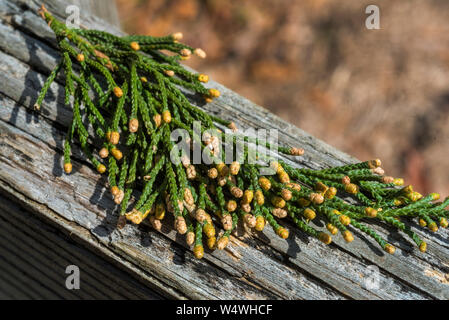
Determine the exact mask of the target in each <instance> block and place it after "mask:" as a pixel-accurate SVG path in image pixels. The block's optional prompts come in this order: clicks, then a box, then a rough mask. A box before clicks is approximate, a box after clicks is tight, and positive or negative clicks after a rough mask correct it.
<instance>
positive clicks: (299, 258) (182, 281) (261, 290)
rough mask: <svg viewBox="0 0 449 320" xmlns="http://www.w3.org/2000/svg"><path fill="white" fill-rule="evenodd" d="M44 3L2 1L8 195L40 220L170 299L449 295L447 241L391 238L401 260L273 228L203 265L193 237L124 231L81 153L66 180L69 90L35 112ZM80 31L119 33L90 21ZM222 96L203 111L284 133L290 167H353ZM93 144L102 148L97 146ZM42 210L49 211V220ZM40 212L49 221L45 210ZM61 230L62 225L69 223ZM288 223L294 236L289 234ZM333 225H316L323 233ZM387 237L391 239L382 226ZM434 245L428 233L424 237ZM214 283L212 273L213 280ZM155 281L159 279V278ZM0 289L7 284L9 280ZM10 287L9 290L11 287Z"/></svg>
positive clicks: (43, 68)
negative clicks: (424, 243)
mask: <svg viewBox="0 0 449 320" xmlns="http://www.w3.org/2000/svg"><path fill="white" fill-rule="evenodd" d="M47 2H48V8H49V10H52V12H54V13H55V14H57V15H58V16H60V17H61V18H62V17H64V12H65V11H64V8H65V7H64V5H66V4H64V2H63V1H47ZM37 7H38V3H37V1H25V0H19V1H10V0H0V9H1V10H0V71H1V73H0V83H2V86H1V87H0V133H1V136H0V189H1V190H2V192H3V193H5V194H7V195H9V196H10V197H12V198H14V199H16V200H17V201H20V202H21V203H29V206H30V207H31V208H33V210H32V211H33V212H34V214H36V215H42V216H45V217H47V219H48V221H54V222H53V223H57V222H55V221H56V220H57V221H58V223H59V224H58V227H59V228H61V229H64V230H70V229H71V228H73V225H72V224H74V225H76V226H77V229H76V232H75V233H76V234H79V241H80V242H82V243H84V244H87V243H88V244H89V246H92V247H93V248H96V250H100V249H99V248H101V251H102V252H103V254H105V253H107V254H106V255H109V256H110V257H113V258H112V260H117V264H118V265H120V266H121V267H122V268H123V269H125V270H128V271H129V272H130V273H131V274H133V275H137V276H138V277H142V278H144V279H146V280H145V281H143V282H144V283H146V284H147V285H150V283H152V282H153V283H156V285H153V287H155V288H157V289H159V291H158V292H159V293H160V294H161V295H164V296H169V297H170V296H171V297H178V298H182V297H186V298H206V299H210V298H283V299H287V298H292V299H336V298H358V299H428V298H440V299H447V298H449V285H448V283H447V281H446V282H445V281H444V279H445V278H444V277H445V273H447V267H448V265H449V250H448V243H447V236H448V233H447V231H446V232H441V233H440V234H442V236H440V237H438V236H437V237H434V236H432V238H431V239H430V240H429V241H428V243H429V250H428V251H429V252H428V253H427V254H422V253H420V252H419V251H417V250H416V249H413V248H412V246H410V244H409V242H407V241H405V240H404V239H403V238H402V236H399V237H398V236H396V235H393V236H391V237H390V238H391V242H392V243H394V244H395V245H396V246H397V247H398V250H397V252H396V254H395V255H394V256H390V255H386V254H384V253H383V252H381V251H380V250H377V246H376V244H374V243H373V241H371V240H370V239H364V238H362V239H356V240H355V241H354V242H352V243H351V244H346V243H345V242H344V241H342V240H341V239H339V238H336V239H335V244H333V245H332V246H331V247H325V246H324V245H322V244H321V243H319V242H318V241H315V239H308V238H306V237H305V236H304V235H303V234H302V233H301V232H298V231H293V230H295V229H294V228H290V230H292V231H291V237H290V238H289V239H288V240H287V241H285V240H282V239H279V238H278V237H277V236H275V235H274V234H273V232H272V230H269V228H267V229H266V230H265V231H264V232H263V233H262V234H254V237H253V238H249V237H247V236H241V235H237V236H236V237H232V241H231V245H230V247H229V248H228V249H227V250H226V251H224V252H214V253H212V254H207V255H206V256H205V258H204V259H203V260H201V261H197V260H195V259H193V256H192V254H191V253H190V251H189V250H188V249H186V248H185V245H184V242H183V239H179V238H177V237H176V234H175V233H174V232H173V231H172V230H169V228H164V229H163V230H162V233H161V234H158V233H154V232H150V233H148V229H149V228H148V226H147V225H143V226H141V227H140V228H136V227H134V226H127V227H126V228H125V229H124V230H121V231H119V230H114V229H113V227H114V224H115V215H114V206H113V203H112V201H111V199H110V198H109V196H108V195H107V193H105V187H106V186H105V180H104V179H103V180H102V179H99V176H98V175H97V174H96V173H94V172H92V170H91V169H89V165H88V164H87V163H86V162H85V161H84V160H83V159H84V157H83V156H82V155H80V153H79V152H78V151H77V149H76V148H75V161H74V168H75V170H74V171H75V173H74V174H72V175H71V176H69V177H67V176H65V175H62V169H61V163H60V162H61V157H62V155H61V146H62V137H63V135H64V132H65V128H66V127H67V125H68V124H69V121H70V119H71V110H70V108H69V107H67V106H64V104H63V98H62V97H63V94H62V92H63V91H62V88H61V87H60V85H59V84H58V83H55V84H54V85H53V86H52V88H51V92H52V93H53V95H50V96H49V98H48V99H46V101H45V103H44V104H43V106H42V110H41V112H40V114H35V113H33V112H32V111H31V108H32V105H33V103H34V101H35V98H36V96H37V94H38V91H39V89H40V87H41V86H42V83H43V80H44V79H45V76H46V75H47V74H48V73H49V72H50V70H51V69H52V68H53V67H54V66H55V64H56V61H57V60H58V54H57V52H55V50H54V49H53V46H54V41H53V36H52V34H51V31H50V30H49V28H48V27H47V26H46V24H45V23H44V22H43V21H42V20H41V19H39V18H37V16H36V14H35V9H36V8H37ZM81 18H82V23H83V24H85V25H86V26H89V27H93V28H102V29H107V30H108V31H110V32H113V33H119V32H120V31H119V30H117V29H114V28H113V27H112V26H108V24H106V23H104V22H102V21H101V20H98V19H97V18H95V17H92V16H83V15H82V17H81ZM209 85H210V86H213V87H216V88H219V89H220V91H221V92H222V96H221V97H220V99H217V100H215V101H214V102H213V103H211V104H207V105H201V107H202V108H203V109H205V110H207V111H209V112H211V113H214V114H217V115H219V116H220V117H223V118H228V119H232V120H233V121H235V122H236V123H237V124H238V125H239V127H241V128H243V129H245V128H249V127H252V128H273V129H280V130H281V131H280V134H279V138H280V141H281V142H282V143H286V144H289V145H297V144H300V145H301V146H303V147H304V148H305V149H306V155H305V156H304V157H300V158H291V157H290V158H284V160H285V161H289V162H290V163H292V164H293V165H295V166H306V167H310V168H322V167H327V166H334V165H341V164H344V163H349V162H353V161H355V159H354V158H352V157H350V156H348V155H346V154H344V153H342V152H340V151H338V150H336V149H334V148H332V147H330V146H328V145H327V144H325V143H323V142H322V141H319V140H317V139H316V138H314V137H312V136H310V135H309V134H307V133H305V132H303V131H302V130H300V129H298V128H296V127H294V126H292V125H290V124H288V123H286V122H285V121H283V120H281V119H279V118H278V117H276V116H274V115H272V114H270V113H269V112H268V111H266V110H265V109H263V108H261V107H259V106H256V105H254V104H253V103H252V102H250V101H248V100H246V99H244V98H242V97H240V96H238V95H237V94H235V93H233V92H232V91H230V90H228V89H226V88H224V87H223V86H221V85H219V84H217V83H215V82H211V83H210V84H209ZM92 143H95V142H92ZM42 206H43V207H45V208H46V210H48V211H45V210H43V209H42ZM41 211H42V212H41ZM61 221H63V222H61ZM290 226H291V225H290V224H287V227H290ZM322 227H323V226H317V228H322ZM375 228H376V230H378V231H379V232H380V233H381V234H382V235H384V236H388V232H389V230H385V229H383V228H380V227H377V226H375ZM417 232H418V233H420V234H421V235H423V236H424V237H425V238H427V236H426V233H425V231H417ZM369 266H375V267H377V268H379V274H378V277H379V287H372V288H367V287H366V286H364V283H365V282H364V277H366V276H367V275H368V274H367V273H366V270H367V267H369ZM206 275H207V276H206ZM149 279H152V280H151V281H150V280H149ZM0 281H1V277H0ZM6 285H8V284H6Z"/></svg>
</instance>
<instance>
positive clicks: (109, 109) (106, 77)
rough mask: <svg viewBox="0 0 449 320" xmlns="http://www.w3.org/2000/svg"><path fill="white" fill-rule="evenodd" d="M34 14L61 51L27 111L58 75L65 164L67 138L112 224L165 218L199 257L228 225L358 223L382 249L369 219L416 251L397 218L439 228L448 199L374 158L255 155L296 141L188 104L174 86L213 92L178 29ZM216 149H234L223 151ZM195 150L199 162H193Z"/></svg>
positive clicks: (334, 229) (314, 230) (341, 226)
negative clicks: (102, 190) (134, 28)
mask: <svg viewBox="0 0 449 320" xmlns="http://www.w3.org/2000/svg"><path fill="white" fill-rule="evenodd" d="M40 14H41V15H42V17H43V18H44V19H45V20H46V22H47V23H48V25H49V26H50V27H51V29H52V30H53V31H54V33H55V34H56V38H57V41H58V47H59V51H60V53H61V60H60V62H59V64H58V65H57V67H56V68H55V69H54V70H53V71H52V73H51V74H50V76H49V78H48V79H47V81H46V82H45V84H44V87H43V88H42V91H41V93H40V94H39V97H38V100H37V102H36V104H35V107H36V110H39V109H40V106H41V104H42V103H43V100H44V97H45V95H46V92H47V91H48V89H49V87H50V84H51V83H52V82H53V81H54V80H55V79H56V76H57V75H58V73H59V72H64V75H65V77H64V78H63V79H64V80H63V81H65V93H66V99H65V102H66V104H68V105H71V107H72V109H73V120H72V123H71V125H70V127H69V128H68V134H67V138H66V141H65V144H64V170H65V171H66V173H67V174H70V172H71V171H72V165H71V160H70V156H71V146H72V144H73V143H78V144H79V145H80V146H81V148H82V150H83V152H84V154H85V156H86V157H87V158H89V160H90V162H91V163H92V164H93V166H94V167H95V169H96V170H97V171H98V172H99V173H102V174H103V173H104V174H107V175H108V183H109V188H110V191H111V198H112V199H113V201H114V202H115V203H116V204H117V205H120V210H119V219H118V227H119V228H123V227H124V226H125V224H126V222H127V221H131V222H132V223H135V224H139V223H142V222H143V221H144V220H148V222H149V224H150V225H151V226H152V227H153V228H154V229H156V230H160V229H161V227H162V225H163V224H164V223H168V221H170V223H171V225H172V226H173V228H175V229H176V231H177V232H178V233H180V234H182V235H184V237H185V241H186V243H187V245H188V246H191V248H192V250H193V254H194V255H195V256H196V257H197V258H202V257H203V256H204V253H205V248H204V247H207V249H206V250H214V249H221V250H222V249H224V248H225V247H226V246H227V245H228V243H229V237H230V235H231V234H232V232H233V231H234V230H235V229H236V227H237V225H238V224H245V225H246V227H247V228H246V229H245V230H251V229H252V230H254V231H255V232H260V231H262V230H263V229H264V228H265V227H266V226H270V227H271V228H273V230H274V232H275V234H276V235H277V236H279V237H281V238H284V239H285V238H288V237H289V230H292V228H295V227H296V228H299V229H300V230H301V231H302V232H305V233H307V234H308V235H310V236H311V237H314V238H316V239H318V240H320V241H321V242H323V243H324V244H329V243H331V241H332V237H331V236H335V235H337V236H338V234H339V235H340V236H341V237H342V238H343V239H344V240H345V241H347V242H351V241H353V240H354V236H353V231H354V230H357V231H358V232H359V233H364V234H366V235H367V236H369V237H372V238H373V239H374V240H375V241H376V242H377V243H378V244H379V245H380V246H381V247H382V248H383V249H384V250H385V251H386V252H388V253H393V252H394V250H395V248H394V246H393V245H392V244H389V243H388V242H387V241H386V240H385V239H384V238H382V237H381V236H380V235H379V234H378V233H377V232H376V231H375V230H374V229H372V228H370V227H369V226H368V225H369V224H370V223H371V222H372V221H374V220H376V221H377V222H378V223H381V224H386V225H390V226H392V227H394V228H396V229H397V230H398V231H401V232H403V233H405V234H406V235H408V236H409V237H410V238H411V239H412V241H414V242H415V243H416V245H417V246H418V248H419V249H420V250H421V251H425V249H426V243H425V242H424V241H422V240H421V239H420V238H419V237H418V235H417V234H416V233H415V232H414V231H412V229H411V228H410V227H409V224H407V223H405V221H404V220H411V221H415V222H416V223H417V224H418V225H420V226H422V227H424V228H429V229H430V230H431V231H433V232H435V231H437V229H438V224H439V225H440V226H441V227H447V226H448V222H447V218H448V216H449V213H448V211H447V210H445V208H446V207H447V206H448V204H449V199H446V200H445V201H443V202H436V201H437V200H438V198H439V196H438V194H430V195H428V196H422V195H420V194H419V193H417V192H415V191H414V190H413V188H412V187H411V186H406V187H403V186H402V184H403V180H402V179H395V178H393V177H389V176H385V175H384V172H383V170H382V169H381V167H380V166H381V163H380V160H372V161H366V162H361V163H357V164H350V165H345V166H340V167H334V168H329V169H323V170H310V169H298V168H293V167H292V166H290V165H288V164H287V163H286V162H284V161H282V160H280V159H278V158H280V157H274V158H273V157H272V156H266V155H264V154H262V153H261V152H259V148H256V145H262V146H263V147H264V148H270V150H275V152H276V153H277V155H278V156H280V155H284V156H286V157H287V158H288V157H295V156H300V155H302V154H303V153H304V150H303V149H301V148H297V147H286V146H280V145H273V144H270V143H267V142H265V141H260V140H259V139H256V138H252V137H248V136H244V135H240V134H239V133H238V132H237V127H236V126H235V124H234V123H232V122H229V121H226V120H222V119H220V118H217V117H215V116H213V115H210V114H207V113H205V112H204V111H202V110H201V109H199V108H198V107H196V106H195V105H192V104H191V103H190V102H189V100H188V99H187V98H186V96H185V95H184V92H186V91H190V92H192V93H194V94H197V95H201V96H203V97H204V98H205V100H206V102H209V101H212V99H215V98H218V97H219V96H220V92H219V91H218V90H217V89H207V88H205V87H204V85H203V84H204V83H205V82H207V81H208V76H207V75H204V74H195V73H192V72H190V71H187V70H185V69H184V68H183V67H182V66H181V65H180V64H179V61H180V60H185V59H187V58H189V57H190V56H191V55H192V54H194V55H196V56H198V57H201V58H204V57H205V56H206V54H205V52H204V51H203V50H201V49H199V48H191V47H189V46H187V45H185V44H182V43H180V42H179V40H181V39H182V34H181V33H175V34H172V35H168V36H165V37H151V36H138V35H134V36H125V37H117V36H114V35H111V34H109V33H106V32H104V31H97V30H81V29H69V28H67V27H66V26H65V25H64V24H63V23H61V22H60V21H58V20H56V19H55V18H54V17H53V16H52V15H51V14H50V13H49V12H48V11H47V10H46V9H45V8H44V7H42V8H41V9H40ZM160 50H165V51H166V52H171V53H172V54H170V55H166V54H162V53H161V51H160ZM198 124H199V125H198ZM195 128H196V129H197V130H195ZM219 128H221V130H220V129H219ZM177 130H182V132H183V134H184V135H186V136H188V137H187V138H186V139H183V140H184V142H185V143H184V144H180V143H175V142H176V141H177V139H178V138H179V137H180V136H182V134H181V135H176V137H173V133H174V132H176V131H177ZM76 140H77V142H75V141H76ZM225 147H226V148H227V147H232V148H231V150H236V149H239V148H240V150H242V152H241V153H240V154H239V157H238V158H237V157H236V158H234V154H233V155H232V156H231V158H232V159H228V158H229V155H228V154H227V153H226V152H224V151H223V150H224V148H225ZM195 150H196V151H199V152H200V154H201V160H202V161H194V160H195V159H194V156H192V155H193V154H194V152H195ZM275 158H276V159H275ZM284 159H285V157H284ZM267 168H268V169H269V170H268V173H267V170H266V169H267ZM264 170H265V171H264ZM314 220H321V221H322V222H323V223H319V224H317V225H324V226H326V228H327V230H326V229H324V228H319V227H317V226H316V225H315V223H314V222H313V221H314ZM166 221H167V222H166Z"/></svg>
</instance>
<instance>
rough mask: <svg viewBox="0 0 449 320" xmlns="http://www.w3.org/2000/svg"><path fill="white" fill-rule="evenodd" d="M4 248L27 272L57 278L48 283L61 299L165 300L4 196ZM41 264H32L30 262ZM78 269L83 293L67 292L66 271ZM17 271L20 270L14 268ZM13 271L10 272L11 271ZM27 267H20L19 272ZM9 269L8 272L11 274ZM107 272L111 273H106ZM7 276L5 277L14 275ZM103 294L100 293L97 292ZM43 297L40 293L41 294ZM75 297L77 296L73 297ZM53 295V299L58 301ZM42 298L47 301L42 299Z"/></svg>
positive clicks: (0, 203) (0, 209) (0, 215)
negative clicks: (36, 270) (21, 260)
mask: <svg viewBox="0 0 449 320" xmlns="http://www.w3.org/2000/svg"><path fill="white" fill-rule="evenodd" d="M0 221H2V223H0V229H1V232H0V234H1V237H4V238H2V239H0V244H1V245H2V246H3V247H9V248H10V251H12V252H14V253H15V254H16V255H18V256H20V257H21V258H22V259H23V260H25V261H26V265H27V269H39V268H40V267H39V266H42V268H41V270H45V273H46V274H48V275H57V276H58V277H57V278H56V279H55V280H56V281H45V282H44V283H45V284H46V285H47V286H49V287H51V288H52V289H53V290H54V291H55V292H56V293H57V294H58V295H59V297H63V298H88V299H89V298H93V297H95V298H99V299H107V298H114V299H155V298H157V299H161V298H162V297H161V296H160V295H158V294H157V293H155V292H153V291H151V290H148V289H147V288H145V287H144V286H142V285H141V284H139V283H138V282H137V281H136V280H134V279H132V278H131V277H130V276H129V275H127V274H125V273H124V272H123V271H120V270H118V269H117V268H115V267H113V266H112V265H110V264H108V263H105V262H104V260H101V259H100V258H99V257H97V256H96V255H94V254H92V253H91V252H89V251H87V250H86V249H83V248H80V247H78V246H76V245H74V244H73V243H70V241H69V240H68V239H67V238H66V237H64V236H63V235H62V234H61V233H60V232H58V231H57V229H55V228H53V227H50V226H48V225H46V224H44V223H43V222H42V221H40V220H38V219H37V218H36V217H35V216H34V215H33V214H32V213H30V212H28V211H27V210H26V209H24V208H21V207H19V206H18V205H17V204H15V203H13V202H12V201H11V200H9V199H6V198H5V197H2V196H0ZM30 256H31V257H32V259H34V260H35V261H37V264H36V263H31V264H30V263H29V262H32V261H31V259H30ZM68 265H76V266H78V267H79V268H80V271H81V284H82V286H81V289H80V290H73V291H69V290H67V289H66V288H65V279H66V276H67V275H66V274H65V268H66V267H67V266H68ZM11 267H14V268H17V266H11ZM11 267H10V268H11ZM20 267H23V264H21V265H19V268H20ZM10 268H8V269H7V270H8V272H9V271H10ZM106 271H107V272H106ZM8 272H5V273H4V274H5V275H8V274H10V273H8ZM41 281H42V279H41ZM25 289H27V287H26V286H25ZM97 291H99V292H97ZM38 293H40V292H38ZM72 293H73V294H75V295H72ZM57 297H58V296H56V295H53V296H51V298H57ZM40 298H45V296H41V297H40Z"/></svg>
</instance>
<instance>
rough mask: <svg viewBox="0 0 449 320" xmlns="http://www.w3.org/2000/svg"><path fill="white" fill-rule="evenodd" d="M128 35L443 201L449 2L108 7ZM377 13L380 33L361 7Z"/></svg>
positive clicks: (447, 168) (198, 1)
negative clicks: (184, 50)
mask: <svg viewBox="0 0 449 320" xmlns="http://www.w3.org/2000/svg"><path fill="white" fill-rule="evenodd" d="M117 4H118V7H119V14H120V20H121V24H122V27H123V28H124V29H125V30H126V31H127V32H129V33H139V34H151V35H166V34H169V33H173V32H177V31H182V32H183V33H184V40H183V41H184V42H186V43H188V44H189V45H191V46H193V47H201V48H203V49H204V50H205V51H206V52H207V54H208V57H207V59H206V60H200V59H191V60H189V61H187V62H186V64H188V65H190V66H192V67H193V68H195V69H197V70H201V72H204V73H207V74H209V75H210V76H211V77H212V79H214V80H215V81H218V82H220V83H223V84H224V85H226V86H227V87H229V88H231V89H233V90H234V91H236V92H238V93H240V94H241V95H243V96H245V97H247V98H249V99H250V100H253V101H254V102H256V103H258V104H260V105H262V106H264V107H266V108H268V109H270V110H271V111H272V112H274V113H276V114H278V115H279V116H280V117H282V118H284V119H286V120H288V121H289V122H291V123H294V124H295V125H297V126H298V127H300V128H302V129H304V130H306V131H307V132H309V133H311V134H313V135H314V136H316V137H318V138H320V139H322V140H324V141H326V142H327V143H329V144H331V145H333V146H335V147H337V148H339V149H341V150H343V151H345V152H347V153H349V154H351V155H354V156H355V157H357V158H359V159H361V160H367V159H371V158H375V157H378V158H381V159H382V160H383V163H384V165H383V167H384V168H385V169H386V170H387V173H388V174H390V175H394V176H401V177H404V178H405V179H406V183H407V184H413V185H414V186H415V189H417V190H418V191H420V192H432V191H437V192H440V193H441V194H442V195H443V196H447V195H449V174H448V173H449V154H448V153H449V125H448V124H449V1H447V0H427V1H422V0H396V1H388V0H385V1H383V0H374V1H362V0H344V1H332V0H257V1H256V0H117ZM369 4H375V5H377V6H379V8H380V26H381V29H380V30H368V29H366V27H365V19H366V18H367V14H365V8H366V7H367V6H368V5H369Z"/></svg>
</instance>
